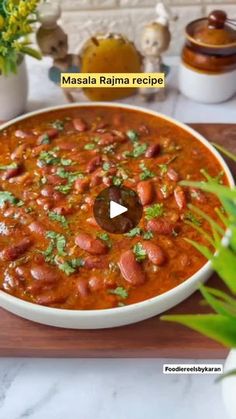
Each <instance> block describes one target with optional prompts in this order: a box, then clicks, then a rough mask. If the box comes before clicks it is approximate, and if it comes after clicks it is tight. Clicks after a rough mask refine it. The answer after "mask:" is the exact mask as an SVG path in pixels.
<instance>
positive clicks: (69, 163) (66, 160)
mask: <svg viewBox="0 0 236 419" xmlns="http://www.w3.org/2000/svg"><path fill="white" fill-rule="evenodd" d="M60 163H61V164H62V166H70V165H71V164H72V160H70V159H63V158H62V159H61V160H60Z"/></svg>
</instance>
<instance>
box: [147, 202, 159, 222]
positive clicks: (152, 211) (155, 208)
mask: <svg viewBox="0 0 236 419" xmlns="http://www.w3.org/2000/svg"><path fill="white" fill-rule="evenodd" d="M144 211H145V214H146V215H145V218H146V219H147V220H152V219H153V218H156V217H160V216H161V215H163V213H164V208H163V204H153V205H151V206H150V207H147V208H145V209H144Z"/></svg>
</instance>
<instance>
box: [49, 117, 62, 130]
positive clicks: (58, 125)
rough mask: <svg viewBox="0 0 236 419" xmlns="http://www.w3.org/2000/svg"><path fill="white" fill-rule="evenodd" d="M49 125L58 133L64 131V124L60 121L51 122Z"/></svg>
mask: <svg viewBox="0 0 236 419" xmlns="http://www.w3.org/2000/svg"><path fill="white" fill-rule="evenodd" d="M51 125H52V127H53V128H56V129H57V130H58V131H63V130H64V123H63V122H62V121H60V120H59V119H57V120H56V121H54V122H52V124H51Z"/></svg>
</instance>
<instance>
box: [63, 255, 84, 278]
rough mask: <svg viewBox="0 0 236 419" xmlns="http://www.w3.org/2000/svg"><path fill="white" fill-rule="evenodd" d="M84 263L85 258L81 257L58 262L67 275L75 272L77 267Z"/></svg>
mask: <svg viewBox="0 0 236 419" xmlns="http://www.w3.org/2000/svg"><path fill="white" fill-rule="evenodd" d="M83 265H84V260H83V259H81V258H76V259H72V260H69V261H66V262H63V263H57V266H58V268H59V269H60V270H61V271H63V272H64V273H65V274H66V275H71V274H73V273H74V272H75V271H76V270H77V268H79V267H81V266H83Z"/></svg>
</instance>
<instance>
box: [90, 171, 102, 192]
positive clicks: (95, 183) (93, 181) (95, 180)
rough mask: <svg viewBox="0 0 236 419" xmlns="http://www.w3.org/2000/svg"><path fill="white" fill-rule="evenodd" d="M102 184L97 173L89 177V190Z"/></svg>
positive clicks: (100, 177)
mask: <svg viewBox="0 0 236 419" xmlns="http://www.w3.org/2000/svg"><path fill="white" fill-rule="evenodd" d="M101 183H102V176H101V175H100V174H99V173H96V172H95V173H94V174H93V175H92V176H91V180H90V186H91V188H93V187H94V186H98V185H101Z"/></svg>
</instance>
